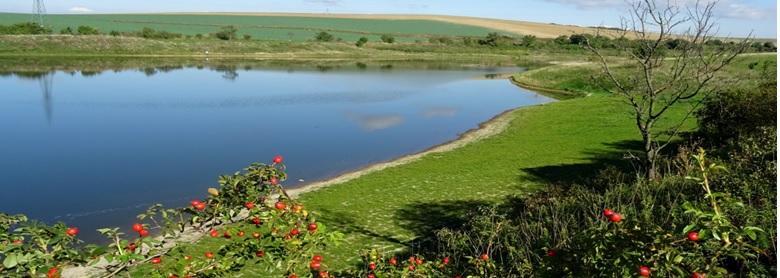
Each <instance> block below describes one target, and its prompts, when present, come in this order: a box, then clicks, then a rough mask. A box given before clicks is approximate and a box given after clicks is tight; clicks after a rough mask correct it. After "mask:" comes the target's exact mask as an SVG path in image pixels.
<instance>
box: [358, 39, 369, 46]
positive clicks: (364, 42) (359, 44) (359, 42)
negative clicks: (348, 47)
mask: <svg viewBox="0 0 780 278" xmlns="http://www.w3.org/2000/svg"><path fill="white" fill-rule="evenodd" d="M366 43H368V38H366V37H360V39H358V40H357V42H355V45H356V46H357V47H363V46H364V45H366Z"/></svg>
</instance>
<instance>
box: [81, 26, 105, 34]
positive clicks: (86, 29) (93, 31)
mask: <svg viewBox="0 0 780 278" xmlns="http://www.w3.org/2000/svg"><path fill="white" fill-rule="evenodd" d="M76 32H77V33H78V34H79V35H98V34H100V31H99V30H98V29H96V28H94V27H91V26H86V25H81V26H79V27H78V28H77V29H76Z"/></svg>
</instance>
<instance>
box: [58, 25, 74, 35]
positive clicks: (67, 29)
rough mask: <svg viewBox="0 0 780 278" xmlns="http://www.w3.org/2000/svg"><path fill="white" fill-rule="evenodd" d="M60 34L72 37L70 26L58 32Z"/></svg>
mask: <svg viewBox="0 0 780 278" xmlns="http://www.w3.org/2000/svg"><path fill="white" fill-rule="evenodd" d="M60 34H63V35H73V28H70V26H68V27H65V28H62V30H60Z"/></svg>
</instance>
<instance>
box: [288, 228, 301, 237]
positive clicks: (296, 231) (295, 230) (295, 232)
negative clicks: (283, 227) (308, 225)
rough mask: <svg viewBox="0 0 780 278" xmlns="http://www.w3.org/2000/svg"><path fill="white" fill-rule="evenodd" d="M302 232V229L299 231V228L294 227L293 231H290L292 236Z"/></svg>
mask: <svg viewBox="0 0 780 278" xmlns="http://www.w3.org/2000/svg"><path fill="white" fill-rule="evenodd" d="M300 233H301V231H298V228H293V229H292V231H290V235H292V236H297V235H298V234H300Z"/></svg>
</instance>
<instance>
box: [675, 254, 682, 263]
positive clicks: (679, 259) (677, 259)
mask: <svg viewBox="0 0 780 278" xmlns="http://www.w3.org/2000/svg"><path fill="white" fill-rule="evenodd" d="M682 261H683V256H680V255H677V257H674V262H675V263H678V264H679V263H680V262H682Z"/></svg>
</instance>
